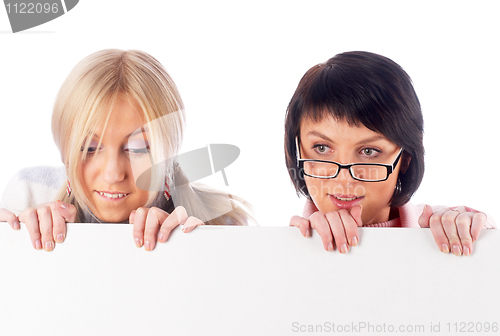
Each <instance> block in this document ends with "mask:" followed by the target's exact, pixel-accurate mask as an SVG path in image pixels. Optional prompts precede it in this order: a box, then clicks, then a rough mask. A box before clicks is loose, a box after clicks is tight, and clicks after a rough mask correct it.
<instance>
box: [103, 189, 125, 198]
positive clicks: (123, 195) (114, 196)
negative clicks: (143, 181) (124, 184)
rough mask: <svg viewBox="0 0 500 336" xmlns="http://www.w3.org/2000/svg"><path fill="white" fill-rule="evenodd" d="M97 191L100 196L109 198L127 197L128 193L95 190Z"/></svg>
mask: <svg viewBox="0 0 500 336" xmlns="http://www.w3.org/2000/svg"><path fill="white" fill-rule="evenodd" d="M97 193H98V194H99V195H101V196H102V197H105V198H109V199H121V198H125V197H127V196H128V195H130V193H129V194H125V193H112V194H110V193H106V192H102V191H97Z"/></svg>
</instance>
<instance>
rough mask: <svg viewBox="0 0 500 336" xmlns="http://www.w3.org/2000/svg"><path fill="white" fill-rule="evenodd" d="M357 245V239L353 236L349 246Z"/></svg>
mask: <svg viewBox="0 0 500 336" xmlns="http://www.w3.org/2000/svg"><path fill="white" fill-rule="evenodd" d="M356 245H358V237H356V236H354V237H352V239H351V246H356Z"/></svg>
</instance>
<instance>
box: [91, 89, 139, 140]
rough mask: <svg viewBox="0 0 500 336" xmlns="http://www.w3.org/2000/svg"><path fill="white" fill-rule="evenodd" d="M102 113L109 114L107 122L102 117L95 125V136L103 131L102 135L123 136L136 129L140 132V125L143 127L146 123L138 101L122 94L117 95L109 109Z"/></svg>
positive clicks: (134, 131)
mask: <svg viewBox="0 0 500 336" xmlns="http://www.w3.org/2000/svg"><path fill="white" fill-rule="evenodd" d="M106 112H108V113H106ZM103 113H106V114H109V117H108V120H107V122H106V120H105V119H104V120H103V121H102V122H100V123H99V124H98V125H97V128H96V130H95V134H96V135H97V136H100V135H101V134H102V133H103V131H105V132H104V133H105V134H104V136H106V135H109V136H112V137H118V138H123V137H125V136H126V135H130V134H131V133H134V134H136V133H137V132H136V131H137V130H139V132H140V129H141V127H144V125H145V123H146V120H145V117H144V113H143V112H142V109H141V106H140V105H139V103H138V102H137V101H136V100H134V99H127V98H126V97H123V96H119V97H117V99H116V101H115V102H114V104H113V106H112V107H111V109H110V110H109V109H108V111H103Z"/></svg>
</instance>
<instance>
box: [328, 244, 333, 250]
mask: <svg viewBox="0 0 500 336" xmlns="http://www.w3.org/2000/svg"><path fill="white" fill-rule="evenodd" d="M327 250H328V252H333V243H332V242H329V243H328V247H327Z"/></svg>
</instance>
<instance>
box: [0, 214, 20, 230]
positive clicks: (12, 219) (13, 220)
mask: <svg viewBox="0 0 500 336" xmlns="http://www.w3.org/2000/svg"><path fill="white" fill-rule="evenodd" d="M0 221H6V222H7V223H9V225H10V227H11V228H13V229H14V230H19V229H20V228H21V225H20V224H19V219H18V218H17V217H16V215H14V214H13V213H12V212H10V211H9V210H7V209H0Z"/></svg>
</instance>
